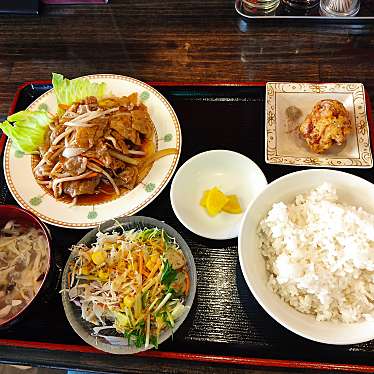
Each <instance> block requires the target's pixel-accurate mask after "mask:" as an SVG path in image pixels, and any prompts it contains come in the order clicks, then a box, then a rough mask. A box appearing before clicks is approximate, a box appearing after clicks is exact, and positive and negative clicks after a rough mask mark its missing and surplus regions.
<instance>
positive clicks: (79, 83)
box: [52, 73, 106, 105]
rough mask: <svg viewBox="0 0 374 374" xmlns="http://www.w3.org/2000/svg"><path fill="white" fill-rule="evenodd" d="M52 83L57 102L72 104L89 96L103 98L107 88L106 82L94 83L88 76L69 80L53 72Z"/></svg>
mask: <svg viewBox="0 0 374 374" xmlns="http://www.w3.org/2000/svg"><path fill="white" fill-rule="evenodd" d="M52 84H53V89H54V93H55V95H56V98H57V104H65V105H70V104H73V103H74V102H76V101H80V100H83V99H85V98H86V97H88V96H95V97H97V98H98V99H101V98H102V97H103V96H104V92H105V89H106V84H105V83H92V82H90V81H89V80H88V79H87V78H76V79H72V80H69V79H67V78H64V76H63V75H61V74H57V73H52Z"/></svg>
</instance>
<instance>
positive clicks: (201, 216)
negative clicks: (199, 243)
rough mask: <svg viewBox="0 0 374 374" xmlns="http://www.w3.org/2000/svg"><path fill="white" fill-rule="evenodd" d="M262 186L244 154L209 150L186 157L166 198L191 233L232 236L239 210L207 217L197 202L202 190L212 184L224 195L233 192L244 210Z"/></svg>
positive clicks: (259, 173) (261, 179) (258, 171)
mask: <svg viewBox="0 0 374 374" xmlns="http://www.w3.org/2000/svg"><path fill="white" fill-rule="evenodd" d="M266 185H267V181H266V178H265V176H264V174H263V172H262V171H261V169H260V168H259V167H258V166H257V165H256V164H255V163H254V162H253V161H252V160H250V159H249V158H248V157H246V156H243V155H242V154H240V153H237V152H233V151H227V150H212V151H207V152H203V153H200V154H198V155H196V156H194V157H192V158H190V159H189V160H187V161H186V162H185V163H184V164H183V165H182V166H181V167H180V168H179V170H178V171H177V173H176V174H175V176H174V179H173V182H172V185H171V190H170V200H171V205H172V207H173V210H174V213H175V215H176V216H177V218H178V219H179V221H180V222H181V223H182V224H183V225H184V226H185V227H187V228H188V229H189V230H190V231H192V232H193V233H195V234H197V235H200V236H203V237H205V238H208V239H216V240H224V239H232V238H236V237H237V236H238V233H239V226H240V223H241V220H242V217H243V213H242V214H229V213H225V212H222V213H219V214H218V215H217V216H215V217H211V216H209V215H208V213H207V212H206V210H205V209H204V208H203V207H202V206H201V205H200V200H201V197H202V195H203V192H204V191H206V190H209V189H211V188H212V187H215V186H216V187H218V188H219V189H220V190H221V191H222V192H224V193H225V194H236V195H237V196H238V198H239V202H240V205H241V207H242V209H243V212H244V211H245V209H246V208H247V206H248V205H249V204H250V203H251V202H252V200H253V199H254V198H255V197H256V196H257V195H258V194H259V193H260V192H261V191H262V190H263V189H264V188H265V187H266Z"/></svg>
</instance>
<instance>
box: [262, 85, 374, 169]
mask: <svg viewBox="0 0 374 374" xmlns="http://www.w3.org/2000/svg"><path fill="white" fill-rule="evenodd" d="M323 99H335V100H339V101H341V102H342V103H343V105H344V106H345V108H346V109H347V111H348V113H349V116H350V120H351V123H352V125H353V131H352V133H351V134H350V135H349V136H348V138H347V142H346V143H345V144H344V145H342V146H338V145H333V146H332V147H331V148H330V149H329V150H328V151H326V152H325V153H323V154H316V153H314V152H312V151H311V150H310V149H309V147H308V146H307V143H306V142H305V140H304V139H302V138H301V137H300V135H299V131H298V127H299V125H300V124H301V122H302V121H303V120H304V119H305V117H306V115H307V114H309V113H310V112H311V111H312V109H313V106H314V105H315V104H316V103H317V102H318V101H320V100H323ZM289 107H296V108H298V109H299V110H300V112H299V118H297V119H296V120H293V119H292V118H289V116H287V114H286V113H287V112H286V110H287V108H289ZM265 160H266V162H267V163H269V164H285V165H294V166H312V167H321V166H322V167H323V166H325V167H326V166H328V167H336V168H344V167H349V168H371V167H373V157H372V153H371V150H370V134H369V123H368V119H367V111H366V101H365V88H364V86H363V85H362V84H361V83H324V84H314V83H292V82H269V83H267V84H266V110H265Z"/></svg>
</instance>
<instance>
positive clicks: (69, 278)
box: [68, 271, 71, 288]
mask: <svg viewBox="0 0 374 374" xmlns="http://www.w3.org/2000/svg"><path fill="white" fill-rule="evenodd" d="M70 282H71V271H69V272H68V287H69V288H70Z"/></svg>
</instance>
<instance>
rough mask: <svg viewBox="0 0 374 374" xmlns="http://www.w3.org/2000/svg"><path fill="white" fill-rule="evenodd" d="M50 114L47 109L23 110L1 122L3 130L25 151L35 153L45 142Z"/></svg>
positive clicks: (0, 125)
mask: <svg viewBox="0 0 374 374" xmlns="http://www.w3.org/2000/svg"><path fill="white" fill-rule="evenodd" d="M50 121H51V118H50V116H49V115H48V113H47V112H45V111H36V112H31V111H28V110H23V111H21V112H17V113H14V114H12V115H11V116H9V117H8V118H7V119H6V121H4V122H3V123H1V124H0V128H1V130H3V132H4V133H5V134H6V135H7V136H8V137H9V138H11V139H12V141H13V142H14V143H15V145H16V146H17V148H18V149H19V150H21V151H22V152H25V153H35V152H37V150H38V147H39V146H40V145H42V144H43V143H44V137H45V133H46V131H47V129H48V124H49V122H50Z"/></svg>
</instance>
